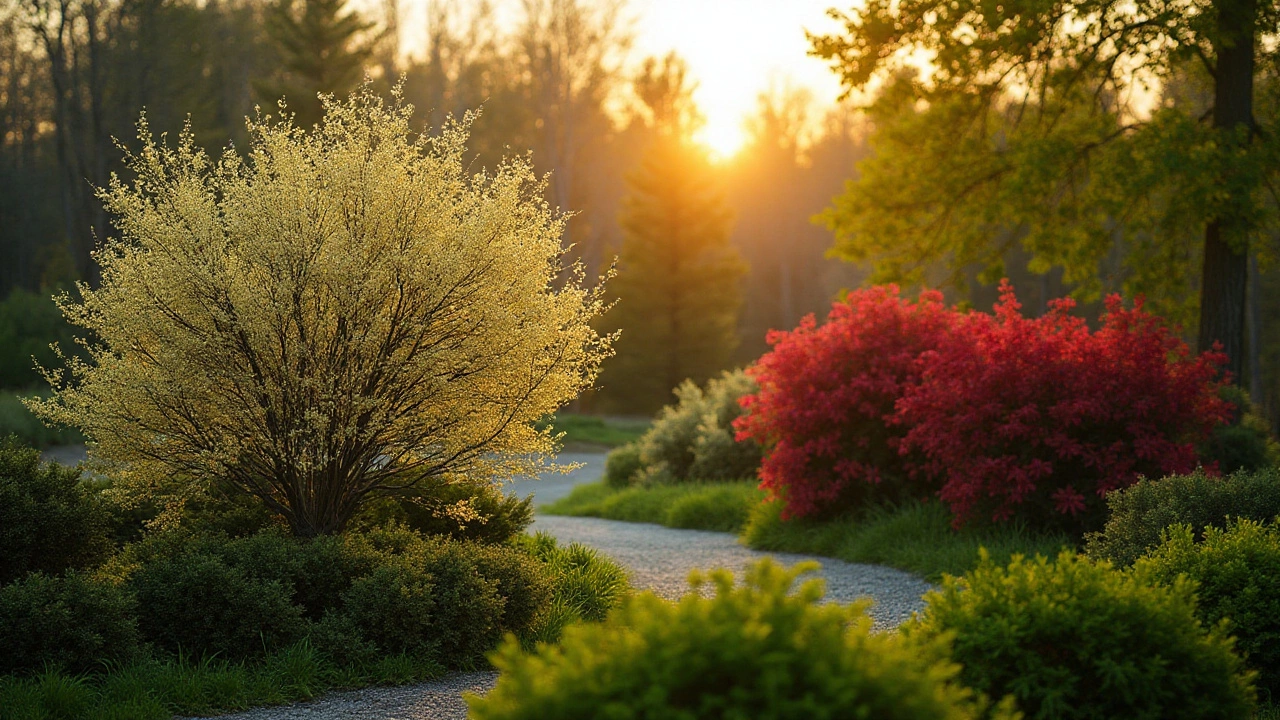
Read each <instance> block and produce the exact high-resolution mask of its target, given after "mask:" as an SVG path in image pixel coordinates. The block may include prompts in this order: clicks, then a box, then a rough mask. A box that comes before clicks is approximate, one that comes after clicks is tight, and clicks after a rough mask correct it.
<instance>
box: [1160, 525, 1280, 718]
mask: <svg viewBox="0 0 1280 720" xmlns="http://www.w3.org/2000/svg"><path fill="white" fill-rule="evenodd" d="M1138 567H1139V568H1140V569H1141V570H1143V571H1145V572H1148V573H1150V576H1151V577H1153V578H1155V579H1156V580H1158V581H1160V582H1163V583H1166V584H1172V583H1174V582H1176V581H1177V579H1178V578H1179V577H1180V576H1186V577H1187V578H1190V579H1191V580H1192V581H1194V582H1195V583H1196V610H1197V615H1198V616H1199V617H1200V619H1201V621H1203V622H1204V623H1205V624H1206V625H1209V626H1213V625H1217V624H1218V623H1219V622H1221V621H1223V620H1224V619H1225V620H1229V621H1230V625H1229V627H1230V630H1231V634H1232V635H1234V636H1235V638H1236V648H1237V649H1238V650H1240V651H1241V652H1242V653H1244V655H1245V660H1246V662H1248V664H1249V666H1250V667H1252V668H1254V669H1255V670H1257V671H1258V689H1259V691H1260V694H1262V695H1263V697H1264V698H1267V699H1270V700H1272V701H1274V700H1276V699H1280V528H1277V527H1276V526H1275V525H1265V526H1264V525H1262V524H1260V523H1257V522H1254V521H1252V520H1238V521H1233V522H1231V523H1230V524H1229V525H1228V527H1227V529H1225V530H1222V529H1219V528H1215V527H1209V528H1207V529H1206V530H1205V531H1204V540H1203V541H1201V542H1196V538H1195V535H1194V533H1192V531H1191V527H1190V526H1189V525H1175V526H1173V527H1172V528H1170V529H1169V530H1168V535H1167V537H1166V539H1165V541H1164V542H1163V543H1161V544H1160V545H1159V546H1158V547H1157V548H1155V549H1154V550H1152V551H1151V553H1150V554H1148V555H1146V556H1145V557H1143V558H1141V559H1139V560H1138Z"/></svg>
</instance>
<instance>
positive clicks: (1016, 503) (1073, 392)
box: [891, 282, 1231, 530]
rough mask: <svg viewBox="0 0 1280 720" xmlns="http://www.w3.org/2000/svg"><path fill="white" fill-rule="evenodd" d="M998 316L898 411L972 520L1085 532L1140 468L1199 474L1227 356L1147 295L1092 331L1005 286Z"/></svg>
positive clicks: (968, 333) (946, 490)
mask: <svg viewBox="0 0 1280 720" xmlns="http://www.w3.org/2000/svg"><path fill="white" fill-rule="evenodd" d="M1000 291H1001V300H1000V302H999V303H998V304H997V305H996V308H995V315H994V316H993V315H987V314H984V313H970V314H968V315H964V316H962V317H961V318H960V319H959V320H958V322H957V323H956V326H955V331H954V332H953V333H952V334H951V335H950V336H949V337H948V340H947V341H946V342H944V343H940V344H939V345H938V350H937V351H936V352H935V353H931V354H930V355H929V356H928V357H927V358H926V362H925V363H924V368H923V374H922V376H921V377H922V379H921V382H919V383H918V384H916V385H913V386H911V387H909V388H907V389H906V391H905V393H904V395H903V397H902V399H901V400H899V401H898V404H897V413H896V414H895V415H894V417H893V418H892V419H891V424H892V425H893V426H894V427H897V428H900V429H901V430H903V431H904V432H905V438H904V440H903V442H902V444H901V447H900V449H901V450H902V451H903V452H919V453H920V454H922V455H923V456H924V458H926V460H925V462H924V463H923V465H922V466H921V467H919V468H918V469H917V472H920V473H923V474H925V475H927V476H932V477H938V478H941V480H942V483H943V484H942V488H941V493H940V495H941V498H942V500H943V501H944V502H946V503H947V504H948V505H949V506H950V508H951V511H952V513H953V514H954V515H955V521H956V524H957V525H959V524H961V523H963V522H965V521H967V520H970V519H973V518H981V517H984V516H985V517H990V518H991V519H992V520H996V521H1000V520H1006V519H1009V518H1013V517H1018V518H1021V519H1024V520H1026V521H1028V522H1030V523H1032V524H1035V525H1038V526H1045V525H1056V526H1058V527H1061V528H1065V529H1071V530H1080V529H1084V528H1087V527H1090V526H1093V525H1098V524H1100V521H1101V519H1102V515H1103V512H1104V504H1103V501H1102V496H1103V495H1104V494H1106V493H1107V492H1109V491H1111V490H1114V489H1116V488H1120V487H1125V486H1128V485H1130V484H1132V483H1133V482H1134V481H1135V480H1137V478H1138V476H1140V475H1145V476H1147V477H1164V476H1165V475H1169V474H1172V473H1185V472H1189V471H1191V470H1193V469H1194V468H1195V466H1196V463H1197V457H1196V450H1195V448H1196V444H1197V443H1199V442H1202V441H1203V440H1204V439H1205V438H1206V437H1207V436H1208V435H1209V433H1210V432H1211V431H1212V430H1213V427H1214V426H1215V425H1216V424H1218V423H1222V422H1225V421H1226V420H1227V419H1228V418H1229V416H1230V411H1231V406H1230V404H1229V403H1227V402H1225V401H1223V400H1222V399H1221V398H1219V396H1218V391H1219V389H1220V387H1221V386H1222V384H1223V382H1224V380H1222V379H1220V378H1221V375H1220V373H1219V368H1220V367H1221V365H1222V364H1223V363H1224V362H1225V360H1226V358H1225V356H1224V355H1222V354H1221V353H1216V352H1214V353H1204V354H1202V355H1200V356H1195V355H1193V354H1192V353H1191V351H1190V350H1189V349H1188V347H1187V345H1186V344H1185V343H1184V342H1182V340H1181V339H1179V338H1178V337H1177V336H1176V335H1174V334H1173V333H1172V332H1171V331H1170V330H1169V328H1168V327H1167V326H1165V324H1164V323H1163V322H1162V321H1161V320H1160V318H1158V317H1154V316H1152V315H1149V314H1147V313H1146V312H1144V311H1143V310H1142V301H1141V300H1139V301H1138V302H1137V303H1136V306H1135V307H1134V308H1133V309H1125V308H1124V307H1123V306H1122V305H1121V302H1120V299H1119V298H1118V297H1116V296H1112V297H1109V298H1107V303H1106V305H1107V312H1106V314H1105V315H1104V316H1103V318H1102V320H1103V326H1102V328H1101V329H1100V330H1098V331H1097V332H1090V331H1089V328H1088V327H1087V326H1086V325H1085V323H1084V321H1083V320H1081V319H1080V318H1076V317H1072V316H1071V315H1070V314H1069V312H1070V310H1071V309H1072V308H1073V307H1074V304H1073V303H1072V302H1071V301H1070V300H1059V301H1057V302H1056V303H1054V305H1053V308H1052V310H1051V311H1050V312H1049V313H1048V314H1046V315H1045V316H1043V317H1041V318H1037V319H1029V318H1025V317H1023V316H1022V314H1021V312H1020V310H1021V306H1020V305H1019V304H1018V301H1017V298H1016V297H1015V296H1014V292H1013V288H1012V287H1011V286H1010V285H1009V284H1008V283H1007V282H1005V283H1004V284H1003V285H1002V286H1001V288H1000Z"/></svg>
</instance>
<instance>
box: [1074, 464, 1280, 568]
mask: <svg viewBox="0 0 1280 720" xmlns="http://www.w3.org/2000/svg"><path fill="white" fill-rule="evenodd" d="M1107 510H1108V516H1107V522H1106V525H1104V526H1103V528H1102V530H1101V532H1097V533H1090V534H1088V535H1086V536H1085V552H1086V553H1087V554H1088V555H1089V557H1092V558H1094V559H1099V560H1110V561H1111V562H1112V563H1113V564H1115V565H1116V566H1119V567H1124V566H1128V565H1131V564H1133V562H1134V561H1135V560H1137V559H1138V558H1139V557H1141V556H1142V555H1143V554H1144V553H1146V552H1147V551H1148V550H1150V549H1152V548H1154V547H1156V546H1157V545H1159V544H1160V535H1161V532H1163V531H1164V530H1165V529H1166V528H1169V527H1171V526H1173V525H1176V524H1179V523H1183V524H1187V525H1190V526H1191V528H1192V531H1193V532H1194V533H1195V534H1197V535H1199V534H1201V533H1202V532H1203V530H1204V529H1205V528H1206V527H1209V526H1213V527H1218V528H1222V527H1226V523H1227V518H1232V517H1237V518H1248V519H1250V520H1257V521H1259V522H1267V521H1270V520H1271V519H1273V518H1275V517H1276V516H1277V515H1280V470H1277V469H1275V468H1267V469H1264V470H1259V471H1257V472H1238V473H1233V474H1231V475H1228V476H1226V477H1216V476H1211V475H1208V474H1206V473H1204V472H1203V471H1196V472H1194V473H1191V474H1190V475H1175V476H1171V477H1167V478H1164V479H1162V480H1143V481H1141V482H1138V483H1137V484H1135V485H1132V486H1131V487H1128V488H1125V489H1124V490H1119V491H1116V492H1113V493H1110V494H1108V495H1107Z"/></svg>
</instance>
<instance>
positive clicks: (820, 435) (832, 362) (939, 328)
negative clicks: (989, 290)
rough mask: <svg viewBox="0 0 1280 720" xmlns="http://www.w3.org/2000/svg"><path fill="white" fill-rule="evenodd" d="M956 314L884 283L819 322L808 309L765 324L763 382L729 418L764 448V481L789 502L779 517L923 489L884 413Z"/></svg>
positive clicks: (929, 295) (934, 295) (899, 432)
mask: <svg viewBox="0 0 1280 720" xmlns="http://www.w3.org/2000/svg"><path fill="white" fill-rule="evenodd" d="M956 320H957V315H956V314H955V313H954V312H952V311H950V310H948V309H947V308H946V307H944V306H943V304H942V295H941V294H940V293H938V292H925V293H922V294H921V296H920V300H919V301H918V302H911V301H910V300H907V299H905V298H902V297H900V296H899V293H898V288H897V287H896V286H893V285H888V286H881V287H873V288H868V289H864V290H857V291H855V292H853V293H850V295H849V297H848V298H847V299H846V300H845V301H843V302H838V303H835V304H834V305H833V306H832V309H831V313H830V315H828V319H827V322H826V324H824V325H822V326H818V324H817V323H816V322H815V320H814V318H813V316H809V317H807V318H805V319H804V321H803V322H802V323H801V324H800V327H798V328H796V329H795V330H793V331H790V332H782V331H774V332H772V333H770V335H769V343H770V344H771V345H772V346H773V349H772V350H771V351H770V352H769V353H767V354H765V356H764V357H762V358H761V359H760V360H759V362H757V363H756V365H755V366H754V367H752V368H751V369H750V370H749V371H748V372H749V374H750V375H751V376H752V377H753V378H754V379H755V380H756V382H757V383H758V384H759V386H760V390H759V392H757V393H755V394H754V395H748V396H746V397H744V398H743V399H742V401H741V402H742V405H743V407H745V408H746V409H747V411H748V413H747V414H746V415H744V416H742V417H740V418H738V419H737V420H735V421H734V427H735V429H737V431H738V433H737V438H738V440H740V441H741V440H746V439H752V440H756V441H758V442H759V443H761V444H762V445H763V446H764V447H765V448H766V449H767V454H766V457H765V459H764V462H763V464H762V466H761V469H760V479H761V482H760V486H761V487H762V488H764V489H765V490H766V491H768V492H769V494H770V497H772V498H781V499H782V500H783V501H784V502H785V506H784V509H783V516H784V518H788V517H801V516H810V515H816V514H823V513H830V512H835V511H839V510H843V509H847V508H849V507H853V506H856V505H857V504H858V503H860V502H865V501H866V500H868V499H871V498H873V497H889V498H894V497H902V496H910V495H920V494H923V493H924V492H925V491H926V490H925V488H924V483H925V477H924V476H923V475H922V474H920V473H915V474H914V475H915V477H916V481H917V482H916V485H915V486H908V485H907V480H908V476H909V475H911V473H909V472H908V470H909V468H908V465H909V464H910V462H911V458H909V457H904V456H903V455H902V454H900V453H899V447H898V444H899V441H900V440H901V439H902V437H903V435H904V434H905V429H904V428H903V427H902V426H890V425H888V424H887V422H886V421H887V420H888V418H889V417H890V416H892V415H893V413H894V404H895V402H897V400H898V399H899V398H900V397H901V396H902V394H903V392H904V390H905V389H907V388H909V387H913V386H914V385H915V384H916V383H917V382H918V380H919V376H920V372H921V365H920V359H921V354H922V353H925V352H926V351H931V350H934V349H935V348H937V347H938V345H939V343H940V342H941V340H942V338H944V337H946V336H948V335H949V334H950V333H951V330H952V327H953V326H954V325H955V323H956Z"/></svg>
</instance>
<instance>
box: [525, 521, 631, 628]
mask: <svg viewBox="0 0 1280 720" xmlns="http://www.w3.org/2000/svg"><path fill="white" fill-rule="evenodd" d="M518 545H519V546H520V547H521V548H522V549H523V550H524V551H525V552H528V553H529V554H531V555H532V556H534V557H536V558H537V559H538V560H539V561H540V562H541V563H542V564H543V566H544V567H545V568H546V570H547V572H548V573H549V575H550V579H551V598H550V601H549V602H546V603H544V605H543V606H542V607H541V608H540V612H539V614H538V616H537V618H536V619H535V621H534V622H533V623H532V624H531V626H530V627H529V629H528V631H526V632H524V633H521V635H520V637H521V642H522V643H523V644H524V645H525V646H526V647H532V646H534V645H535V644H537V643H539V642H545V643H554V642H556V641H558V640H559V639H560V635H561V633H562V632H564V629H565V628H566V627H568V626H570V625H572V624H574V623H578V622H582V621H588V622H597V621H600V620H603V619H604V617H605V616H606V615H607V614H608V613H609V611H610V610H612V609H614V608H615V607H617V606H618V605H619V603H621V602H622V600H623V598H625V597H626V596H628V595H629V594H630V592H631V586H630V584H629V583H628V579H627V571H626V570H624V569H623V568H622V566H621V565H618V564H617V563H616V562H614V561H613V560H610V559H609V558H607V557H605V556H604V555H601V554H600V553H599V552H598V551H596V550H595V549H593V548H589V547H587V546H585V545H579V544H578V543H571V544H569V545H566V546H560V545H559V544H557V543H556V539H555V538H554V537H552V536H551V535H548V534H546V533H542V532H540V533H537V534H536V535H523V536H521V537H520V539H519V540H518Z"/></svg>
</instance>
